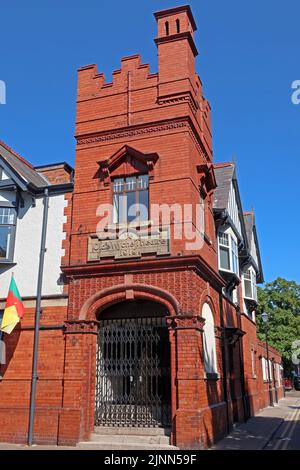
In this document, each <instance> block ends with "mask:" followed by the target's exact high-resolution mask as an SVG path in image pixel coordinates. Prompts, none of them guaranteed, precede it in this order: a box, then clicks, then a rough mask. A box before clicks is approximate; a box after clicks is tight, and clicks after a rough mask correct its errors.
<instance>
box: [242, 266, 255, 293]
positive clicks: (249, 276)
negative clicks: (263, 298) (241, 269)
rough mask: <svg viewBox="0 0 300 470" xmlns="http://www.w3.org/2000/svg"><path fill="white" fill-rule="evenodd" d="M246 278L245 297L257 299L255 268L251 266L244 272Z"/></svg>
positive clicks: (244, 278)
mask: <svg viewBox="0 0 300 470" xmlns="http://www.w3.org/2000/svg"><path fill="white" fill-rule="evenodd" d="M243 280H244V297H245V299H250V300H257V290H256V274H255V272H254V270H253V269H251V268H249V269H247V271H246V272H245V273H244V274H243Z"/></svg>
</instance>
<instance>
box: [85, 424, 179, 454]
mask: <svg viewBox="0 0 300 470" xmlns="http://www.w3.org/2000/svg"><path fill="white" fill-rule="evenodd" d="M77 447H79V448H81V449H99V450H100V449H103V450H177V447H175V446H171V445H170V430H169V429H162V428H132V427H128V428H117V427H116V428H114V427H104V426H97V427H96V428H95V432H93V433H92V434H91V438H90V440H89V441H86V442H79V443H78V445H77Z"/></svg>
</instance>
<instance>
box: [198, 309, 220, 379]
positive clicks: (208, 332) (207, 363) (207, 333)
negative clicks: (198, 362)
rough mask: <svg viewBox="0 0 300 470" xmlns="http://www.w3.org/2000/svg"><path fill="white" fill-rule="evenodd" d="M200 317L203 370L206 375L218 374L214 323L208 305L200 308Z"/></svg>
mask: <svg viewBox="0 0 300 470" xmlns="http://www.w3.org/2000/svg"><path fill="white" fill-rule="evenodd" d="M202 317H203V318H204V319H205V323H204V326H203V356H204V370H205V373H206V374H218V366H217V347H216V336H215V323H214V316H213V313H212V310H211V308H210V305H209V304H208V303H205V304H204V305H203V307H202Z"/></svg>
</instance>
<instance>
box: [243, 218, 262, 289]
mask: <svg viewBox="0 0 300 470" xmlns="http://www.w3.org/2000/svg"><path fill="white" fill-rule="evenodd" d="M243 217H244V222H245V228H246V235H247V241H248V246H249V247H250V249H251V243H252V237H254V242H255V246H256V253H257V261H258V266H257V267H258V273H257V274H258V276H257V282H258V283H263V282H264V274H263V268H262V262H261V257H260V250H259V243H258V238H257V232H256V225H255V216H254V212H253V211H251V212H244V214H243Z"/></svg>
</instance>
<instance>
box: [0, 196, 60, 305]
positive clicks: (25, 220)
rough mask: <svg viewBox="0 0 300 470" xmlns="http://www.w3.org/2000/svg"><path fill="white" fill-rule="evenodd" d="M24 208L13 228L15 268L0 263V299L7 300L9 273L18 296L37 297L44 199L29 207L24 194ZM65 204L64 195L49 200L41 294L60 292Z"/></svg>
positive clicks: (29, 199) (30, 201)
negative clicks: (14, 228)
mask: <svg viewBox="0 0 300 470" xmlns="http://www.w3.org/2000/svg"><path fill="white" fill-rule="evenodd" d="M23 197H24V201H25V207H24V208H20V209H19V213H18V220H17V226H16V239H15V252H14V259H13V261H14V263H16V265H15V266H12V267H10V266H6V267H5V266H4V265H1V263H0V299H3V298H6V296H7V291H8V287H9V282H10V278H11V273H12V272H13V273H14V277H15V280H16V283H17V286H18V288H19V291H20V294H21V297H31V296H35V295H36V287H37V278H38V266H39V253H40V243H41V231H42V219H43V199H42V198H40V199H36V201H35V202H36V206H35V207H32V198H31V197H30V196H28V195H27V194H25V195H24V194H23ZM66 205H67V201H66V200H65V198H64V195H59V196H51V197H50V198H49V214H48V227H47V239H46V247H47V252H46V254H45V267H44V277H43V290H42V293H43V295H58V294H62V293H63V285H62V284H61V281H60V274H61V271H60V265H61V258H62V256H63V255H64V250H63V249H62V241H63V239H64V238H65V234H64V232H63V224H64V223H65V221H66V220H65V219H66V218H65V216H64V207H65V206H66Z"/></svg>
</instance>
